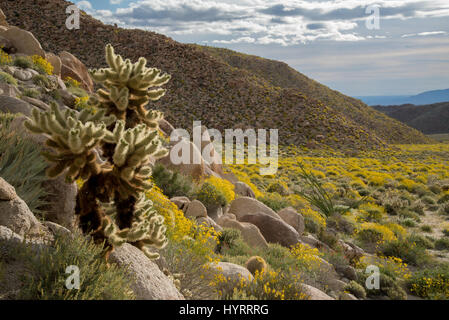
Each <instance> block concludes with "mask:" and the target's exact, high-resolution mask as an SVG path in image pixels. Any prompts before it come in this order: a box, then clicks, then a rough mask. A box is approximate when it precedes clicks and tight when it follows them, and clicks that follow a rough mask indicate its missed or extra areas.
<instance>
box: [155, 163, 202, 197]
mask: <svg viewBox="0 0 449 320" xmlns="http://www.w3.org/2000/svg"><path fill="white" fill-rule="evenodd" d="M152 180H153V182H154V183H155V184H156V185H157V186H158V187H159V188H160V189H161V190H162V191H163V193H164V194H165V195H166V196H167V197H168V198H173V197H176V196H187V197H189V196H191V194H192V192H193V190H194V187H195V185H194V184H193V182H192V179H191V178H190V177H187V176H184V175H182V174H180V173H179V172H176V171H175V172H174V171H171V170H169V169H167V168H166V167H165V166H164V165H162V164H159V163H158V164H156V165H155V166H154V168H153V175H152Z"/></svg>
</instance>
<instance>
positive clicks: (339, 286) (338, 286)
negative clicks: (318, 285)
mask: <svg viewBox="0 0 449 320" xmlns="http://www.w3.org/2000/svg"><path fill="white" fill-rule="evenodd" d="M327 285H328V287H329V289H331V290H332V291H335V292H341V291H343V290H344V289H345V287H346V282H344V281H341V280H338V279H331V280H330V281H329V282H328V283H327Z"/></svg>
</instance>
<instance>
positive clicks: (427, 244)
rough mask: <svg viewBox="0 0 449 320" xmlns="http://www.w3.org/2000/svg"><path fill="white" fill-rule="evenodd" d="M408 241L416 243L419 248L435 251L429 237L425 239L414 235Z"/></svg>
mask: <svg viewBox="0 0 449 320" xmlns="http://www.w3.org/2000/svg"><path fill="white" fill-rule="evenodd" d="M408 241H409V242H410V243H415V244H416V245H417V246H419V247H423V248H426V249H434V248H435V245H434V244H433V241H432V240H430V239H429V238H427V237H424V236H422V235H419V234H412V235H410V236H409V237H408Z"/></svg>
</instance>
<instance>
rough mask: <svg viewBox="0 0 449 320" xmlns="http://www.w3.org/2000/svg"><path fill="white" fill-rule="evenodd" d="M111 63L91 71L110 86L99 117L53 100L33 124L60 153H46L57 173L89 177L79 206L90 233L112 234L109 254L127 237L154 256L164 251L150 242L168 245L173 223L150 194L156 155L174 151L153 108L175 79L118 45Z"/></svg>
mask: <svg viewBox="0 0 449 320" xmlns="http://www.w3.org/2000/svg"><path fill="white" fill-rule="evenodd" d="M106 61H107V63H108V65H109V68H105V69H99V70H96V69H94V70H91V71H90V74H91V76H92V78H93V79H94V80H95V81H96V82H97V83H99V84H100V85H102V88H101V89H99V90H98V91H97V95H96V96H95V97H92V98H91V100H90V102H91V104H93V106H95V107H96V109H97V110H98V111H97V112H96V113H95V114H92V113H90V111H87V110H85V111H82V112H80V113H78V112H76V111H74V110H67V111H65V112H61V111H60V110H59V108H58V107H57V106H56V105H52V107H51V110H49V111H46V112H39V111H38V110H37V109H35V110H33V113H32V118H31V119H30V120H28V121H26V122H25V126H26V128H27V129H28V130H30V131H31V132H34V133H40V134H44V135H46V136H47V138H48V140H47V142H46V144H47V145H48V146H49V147H51V148H52V149H53V150H54V151H55V153H45V154H44V156H45V157H46V159H47V160H48V161H49V162H51V163H52V164H53V165H52V166H51V167H50V168H49V169H48V170H47V174H48V176H49V177H52V178H54V177H57V176H59V175H61V174H65V176H66V180H67V182H73V181H75V180H77V179H78V178H82V179H83V180H85V183H84V184H83V187H82V188H81V190H80V191H79V192H78V195H77V204H76V209H75V213H76V214H77V215H78V216H79V224H80V226H81V228H82V230H83V231H84V232H85V233H89V234H91V235H92V236H93V237H94V239H96V240H97V241H99V242H100V241H104V240H105V239H106V240H107V246H108V248H109V249H110V250H109V252H110V251H111V250H112V249H113V248H114V247H116V246H120V245H122V244H123V243H126V242H127V243H131V244H132V245H134V246H136V247H138V248H139V249H141V250H142V251H143V252H144V253H145V254H146V255H147V256H148V257H150V258H151V259H153V258H157V254H155V253H153V252H152V251H151V250H149V247H155V248H162V247H164V246H165V244H166V242H167V239H166V237H165V231H166V228H165V225H164V219H163V217H162V216H160V215H159V214H158V213H157V212H156V211H155V210H154V209H153V203H152V202H151V201H150V200H148V199H146V198H145V194H144V192H145V190H148V189H149V188H151V186H152V185H151V183H150V182H149V179H150V177H151V173H152V168H151V160H154V159H158V158H160V157H163V156H165V155H166V154H167V150H166V149H164V148H163V147H162V144H161V140H160V138H159V135H158V121H159V120H160V119H162V118H163V116H162V114H161V113H160V112H159V111H156V110H147V108H146V106H147V104H148V103H149V102H150V101H156V100H158V99H160V98H161V97H162V96H163V95H164V94H165V90H164V89H161V88H159V87H161V86H162V85H164V84H166V83H167V82H168V81H169V80H170V76H169V75H167V74H161V71H160V70H159V69H156V68H147V67H146V64H147V61H146V60H145V58H140V59H139V61H138V62H136V63H135V64H133V63H131V61H130V60H128V59H127V60H123V58H122V57H121V56H119V55H116V54H115V53H114V49H113V48H112V46H111V45H107V46H106ZM155 88H156V89H155ZM98 149H101V154H102V157H103V158H104V159H102V160H103V161H100V159H99V155H98ZM104 160H105V161H104ZM101 162H102V163H101ZM99 163H101V164H99Z"/></svg>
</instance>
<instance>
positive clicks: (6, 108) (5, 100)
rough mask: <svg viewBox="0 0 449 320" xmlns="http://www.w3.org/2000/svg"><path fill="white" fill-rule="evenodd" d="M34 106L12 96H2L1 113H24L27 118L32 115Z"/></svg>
mask: <svg viewBox="0 0 449 320" xmlns="http://www.w3.org/2000/svg"><path fill="white" fill-rule="evenodd" d="M32 108H33V107H32V106H31V105H30V104H28V103H26V102H25V101H23V100H19V99H16V98H13V97H10V96H6V95H1V96H0V112H3V113H22V114H24V115H26V116H30V115H31V110H32Z"/></svg>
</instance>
